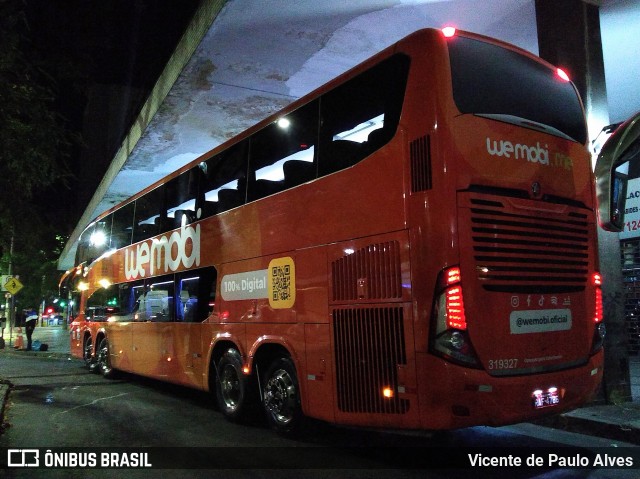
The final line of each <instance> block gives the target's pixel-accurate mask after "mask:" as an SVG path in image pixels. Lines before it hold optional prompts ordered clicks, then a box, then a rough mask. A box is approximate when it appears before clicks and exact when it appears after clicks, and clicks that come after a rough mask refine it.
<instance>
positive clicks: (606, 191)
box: [595, 112, 640, 232]
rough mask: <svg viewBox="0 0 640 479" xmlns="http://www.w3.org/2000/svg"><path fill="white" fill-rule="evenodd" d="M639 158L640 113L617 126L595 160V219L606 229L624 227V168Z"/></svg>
mask: <svg viewBox="0 0 640 479" xmlns="http://www.w3.org/2000/svg"><path fill="white" fill-rule="evenodd" d="M637 161H640V112H639V113H636V114H635V115H634V116H632V117H631V118H630V119H628V120H627V121H625V122H624V123H623V124H622V125H620V126H619V127H618V128H617V129H616V130H615V131H614V132H613V134H612V135H611V137H609V139H608V140H607V142H606V143H605V144H604V145H603V147H602V150H600V154H599V155H598V159H597V160H596V168H595V176H596V195H597V198H598V222H599V223H600V226H601V227H602V228H603V229H604V230H606V231H614V232H619V231H622V229H623V228H624V205H625V200H626V199H627V176H628V175H627V173H626V172H627V171H629V166H630V165H631V164H634V165H635V162H637Z"/></svg>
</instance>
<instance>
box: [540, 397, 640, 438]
mask: <svg viewBox="0 0 640 479" xmlns="http://www.w3.org/2000/svg"><path fill="white" fill-rule="evenodd" d="M605 408H606V409H605ZM601 411H606V413H602V412H601ZM629 412H631V416H633V417H629ZM639 418H640V408H638V407H637V406H635V407H634V406H632V405H631V403H629V404H628V405H627V406H624V405H622V406H615V405H608V406H600V407H599V408H598V409H595V408H591V407H586V408H582V409H576V410H575V411H571V412H568V413H564V414H560V415H558V416H552V417H549V418H545V419H541V420H538V421H533V422H532V424H536V425H539V426H545V427H550V428H552V429H559V430H562V431H565V432H573V433H577V434H584V435H588V436H596V437H601V438H605V439H611V440H613V441H621V442H628V443H631V444H637V445H640V420H639Z"/></svg>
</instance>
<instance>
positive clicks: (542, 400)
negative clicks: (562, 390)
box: [533, 388, 560, 409]
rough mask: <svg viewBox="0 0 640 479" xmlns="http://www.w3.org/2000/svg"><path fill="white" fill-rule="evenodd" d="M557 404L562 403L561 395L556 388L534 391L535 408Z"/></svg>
mask: <svg viewBox="0 0 640 479" xmlns="http://www.w3.org/2000/svg"><path fill="white" fill-rule="evenodd" d="M557 404H560V396H559V395H558V390H557V389H556V388H553V389H549V390H547V391H535V392H534V393H533V407H534V408H535V409H542V408H545V407H550V406H556V405H557Z"/></svg>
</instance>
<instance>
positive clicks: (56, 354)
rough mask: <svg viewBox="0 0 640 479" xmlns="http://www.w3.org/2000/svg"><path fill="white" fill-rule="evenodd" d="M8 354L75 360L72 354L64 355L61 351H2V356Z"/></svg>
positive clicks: (0, 353) (0, 350) (0, 351)
mask: <svg viewBox="0 0 640 479" xmlns="http://www.w3.org/2000/svg"><path fill="white" fill-rule="evenodd" d="M3 354H6V355H8V356H22V357H24V356H32V357H38V358H50V359H73V356H71V353H64V352H61V351H26V350H24V349H14V348H8V349H0V355H3Z"/></svg>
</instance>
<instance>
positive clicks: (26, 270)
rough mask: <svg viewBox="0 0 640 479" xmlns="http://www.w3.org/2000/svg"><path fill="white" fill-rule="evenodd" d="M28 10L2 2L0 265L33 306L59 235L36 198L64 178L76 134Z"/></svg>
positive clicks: (46, 282)
mask: <svg viewBox="0 0 640 479" xmlns="http://www.w3.org/2000/svg"><path fill="white" fill-rule="evenodd" d="M25 8H26V5H25V4H24V2H22V1H21V0H0V247H2V253H3V254H2V264H0V269H1V270H2V273H3V274H7V273H8V272H9V262H10V261H11V262H12V267H13V269H12V274H14V275H15V274H19V275H20V279H21V281H22V282H23V283H24V284H25V286H26V287H25V289H24V290H23V291H21V292H20V293H19V295H18V297H19V298H21V301H20V302H23V303H27V302H31V303H32V304H24V306H29V307H35V306H36V305H37V304H39V302H40V300H41V299H42V297H43V296H46V295H48V294H51V293H52V292H54V291H55V286H53V287H52V286H51V283H52V282H54V281H55V280H54V279H55V278H56V277H57V276H58V273H57V272H56V271H55V261H56V259H57V255H59V252H60V246H59V243H60V237H59V236H58V235H57V233H56V232H55V227H54V225H52V224H51V221H50V219H47V218H46V217H45V216H44V214H43V211H44V210H45V209H46V204H45V205H44V207H42V206H41V205H40V204H38V203H36V202H35V201H34V198H35V197H38V198H41V197H42V194H41V193H42V192H43V191H45V190H46V189H47V188H50V187H51V186H52V185H54V184H60V182H61V180H64V178H66V177H68V175H69V169H68V167H67V159H68V158H69V154H70V152H71V147H72V145H73V141H74V138H73V134H72V133H70V130H69V129H68V128H67V126H66V124H65V121H64V119H63V118H62V116H61V115H60V114H59V113H58V110H57V108H56V105H55V101H56V94H57V89H56V82H55V81H54V79H53V76H52V75H50V74H49V72H48V71H50V70H48V68H50V67H51V65H52V60H51V59H47V58H43V57H42V56H41V55H39V54H38V51H37V49H35V48H34V47H33V45H32V44H31V42H30V36H29V34H30V31H29V25H28V22H27V19H26V18H27V17H26V14H25ZM12 241H13V245H14V247H13V253H14V254H13V255H12V256H11V258H10V257H9V253H10V250H11V248H10V244H11V242H12ZM56 252H57V253H56ZM45 289H46V291H45Z"/></svg>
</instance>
